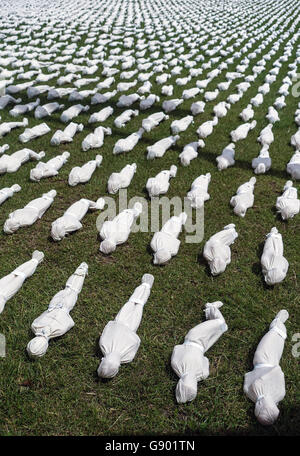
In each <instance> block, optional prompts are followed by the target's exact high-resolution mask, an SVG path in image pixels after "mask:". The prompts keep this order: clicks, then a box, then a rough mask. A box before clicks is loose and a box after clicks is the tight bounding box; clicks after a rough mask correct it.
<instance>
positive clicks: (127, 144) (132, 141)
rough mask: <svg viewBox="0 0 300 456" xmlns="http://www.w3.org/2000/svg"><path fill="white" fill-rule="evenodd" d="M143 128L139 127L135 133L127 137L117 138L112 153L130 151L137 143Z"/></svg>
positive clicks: (141, 135)
mask: <svg viewBox="0 0 300 456" xmlns="http://www.w3.org/2000/svg"><path fill="white" fill-rule="evenodd" d="M144 132H145V130H144V129H143V128H140V129H139V130H138V131H136V132H135V133H132V134H131V135H129V136H127V138H122V139H119V140H118V141H117V142H116V144H115V145H114V148H113V154H114V155H117V154H123V153H125V152H130V151H132V149H133V148H134V147H135V146H136V145H137V143H138V142H139V140H140V139H141V138H142V137H143V134H144Z"/></svg>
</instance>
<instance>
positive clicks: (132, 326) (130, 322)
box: [97, 274, 154, 378]
mask: <svg viewBox="0 0 300 456" xmlns="http://www.w3.org/2000/svg"><path fill="white" fill-rule="evenodd" d="M153 282H154V277H153V275H151V274H144V275H143V277H142V283H141V285H139V286H138V287H137V288H136V289H135V290H134V292H133V294H132V295H131V297H130V298H129V300H128V301H127V302H126V304H124V306H123V307H122V308H121V310H120V311H119V313H118V315H117V316H116V318H115V319H114V320H113V321H109V322H108V323H107V325H106V326H105V328H104V330H103V332H102V334H101V337H100V340H99V346H100V349H101V351H102V353H103V355H104V356H103V358H102V360H101V363H100V365H99V367H98V370H97V373H98V376H99V377H102V378H112V377H115V376H116V375H117V373H118V372H119V368H120V365H121V364H125V363H130V362H131V361H132V360H133V359H134V357H135V355H136V354H137V351H138V349H139V346H140V343H141V339H140V338H139V336H138V335H137V334H136V331H137V330H138V327H139V326H140V323H141V320H142V316H143V309H144V305H145V304H146V302H147V301H148V298H149V296H150V292H151V288H152V285H153Z"/></svg>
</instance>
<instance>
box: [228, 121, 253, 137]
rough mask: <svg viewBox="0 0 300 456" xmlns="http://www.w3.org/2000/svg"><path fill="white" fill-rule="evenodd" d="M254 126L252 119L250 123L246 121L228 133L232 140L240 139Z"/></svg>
mask: <svg viewBox="0 0 300 456" xmlns="http://www.w3.org/2000/svg"><path fill="white" fill-rule="evenodd" d="M255 127H256V120H253V121H252V122H251V123H249V122H247V123H244V124H242V125H239V126H238V127H237V128H236V129H235V130H232V132H231V133H230V135H231V139H232V141H233V142H237V141H241V140H242V139H246V138H247V136H248V133H249V131H250V130H253V129H254V128H255Z"/></svg>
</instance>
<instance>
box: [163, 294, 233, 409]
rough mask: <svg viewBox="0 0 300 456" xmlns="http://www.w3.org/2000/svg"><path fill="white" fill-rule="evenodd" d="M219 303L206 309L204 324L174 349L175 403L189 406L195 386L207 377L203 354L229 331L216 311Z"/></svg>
mask: <svg viewBox="0 0 300 456" xmlns="http://www.w3.org/2000/svg"><path fill="white" fill-rule="evenodd" d="M222 305H223V303H222V302H220V301H216V302H212V303H207V304H206V305H205V310H204V312H205V317H206V321H205V322H203V323H200V324H199V325H197V326H195V327H194V328H192V329H191V330H190V331H189V332H188V333H187V335H186V336H185V339H184V343H183V344H181V345H175V347H174V349H173V353H172V358H171V366H172V368H173V370H174V372H175V373H176V374H177V375H178V377H179V381H178V383H177V386H176V400H177V402H178V403H185V402H190V401H192V400H193V399H195V397H196V396H197V383H198V382H199V381H201V380H205V379H206V378H207V377H208V376H209V360H208V358H207V357H206V356H204V353H205V352H206V351H207V350H208V349H209V348H210V347H212V346H213V345H214V344H215V343H216V342H217V340H218V339H219V338H220V337H221V336H222V334H223V333H224V332H226V331H227V329H228V327H227V324H226V322H225V319H224V317H223V315H222V314H221V312H220V310H219V308H220V307H221V306H222Z"/></svg>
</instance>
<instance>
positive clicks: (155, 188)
mask: <svg viewBox="0 0 300 456" xmlns="http://www.w3.org/2000/svg"><path fill="white" fill-rule="evenodd" d="M176 174H177V166H175V165H172V166H171V168H170V169H169V170H164V171H161V172H160V173H158V174H157V175H156V176H155V177H150V178H149V179H148V180H147V183H146V189H147V191H148V194H149V196H150V198H151V197H153V196H159V195H163V194H165V193H167V191H168V190H169V187H170V179H171V178H172V177H175V176H176Z"/></svg>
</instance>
